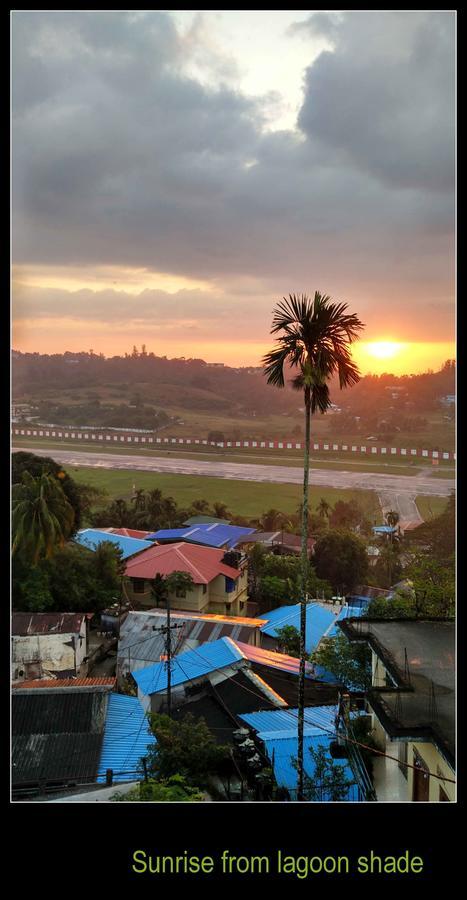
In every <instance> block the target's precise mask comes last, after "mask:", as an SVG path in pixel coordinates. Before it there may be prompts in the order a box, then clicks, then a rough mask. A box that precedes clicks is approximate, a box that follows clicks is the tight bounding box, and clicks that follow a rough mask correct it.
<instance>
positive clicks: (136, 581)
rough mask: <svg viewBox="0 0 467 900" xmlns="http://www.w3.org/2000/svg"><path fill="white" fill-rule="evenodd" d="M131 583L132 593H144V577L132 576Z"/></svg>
mask: <svg viewBox="0 0 467 900" xmlns="http://www.w3.org/2000/svg"><path fill="white" fill-rule="evenodd" d="M131 583H132V585H133V593H134V594H144V578H133V579H132V582H131Z"/></svg>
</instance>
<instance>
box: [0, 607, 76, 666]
mask: <svg viewBox="0 0 467 900" xmlns="http://www.w3.org/2000/svg"><path fill="white" fill-rule="evenodd" d="M90 618H92V613H91V614H90V613H24V612H17V613H13V617H12V625H11V639H12V654H11V680H12V681H21V680H25V681H26V680H30V679H35V678H44V677H49V678H50V677H56V678H68V677H70V676H73V675H85V674H86V673H87V666H86V658H87V653H88V622H89V619H90Z"/></svg>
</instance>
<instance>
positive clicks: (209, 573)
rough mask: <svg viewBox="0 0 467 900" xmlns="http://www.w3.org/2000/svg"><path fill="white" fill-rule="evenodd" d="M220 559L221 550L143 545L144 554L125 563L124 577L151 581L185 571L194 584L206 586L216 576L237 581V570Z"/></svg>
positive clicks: (196, 546) (179, 544) (180, 544)
mask: <svg viewBox="0 0 467 900" xmlns="http://www.w3.org/2000/svg"><path fill="white" fill-rule="evenodd" d="M223 557H224V551H223V550H216V549H214V548H211V547H200V546H198V545H197V544H186V543H178V544H157V545H155V546H154V545H153V546H152V547H149V548H148V546H147V543H146V549H145V550H144V552H143V553H140V554H139V555H138V556H137V557H136V558H135V559H131V560H130V561H129V562H128V563H127V566H126V569H125V574H126V575H127V576H128V577H129V578H145V579H147V580H152V579H154V578H155V577H156V575H157V574H160V575H170V574H171V573H172V572H188V573H189V574H190V575H191V577H192V578H193V581H194V582H195V584H209V583H210V582H211V581H212V580H213V579H214V578H216V577H217V575H226V576H227V577H228V578H233V579H237V578H238V577H239V575H240V574H241V573H240V570H239V569H234V568H233V567H232V566H227V565H225V563H223V562H222V559H223Z"/></svg>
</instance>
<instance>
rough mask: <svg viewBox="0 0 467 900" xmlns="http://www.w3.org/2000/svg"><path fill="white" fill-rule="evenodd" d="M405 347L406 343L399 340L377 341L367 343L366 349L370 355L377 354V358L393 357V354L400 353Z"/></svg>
mask: <svg viewBox="0 0 467 900" xmlns="http://www.w3.org/2000/svg"><path fill="white" fill-rule="evenodd" d="M403 347H404V344H400V343H398V342H397V341H375V342H374V343H371V344H367V345H366V350H367V352H368V353H369V354H370V356H375V357H376V358H377V359H392V357H393V356H397V354H398V353H400V351H401V350H402V349H403Z"/></svg>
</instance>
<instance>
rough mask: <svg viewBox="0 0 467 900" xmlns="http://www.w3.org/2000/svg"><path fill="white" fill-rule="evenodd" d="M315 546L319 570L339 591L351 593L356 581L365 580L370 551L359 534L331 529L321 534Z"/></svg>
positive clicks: (317, 568)
mask: <svg viewBox="0 0 467 900" xmlns="http://www.w3.org/2000/svg"><path fill="white" fill-rule="evenodd" d="M314 550H315V552H314V558H313V559H314V563H315V566H316V574H317V575H318V577H319V578H324V579H326V580H327V581H329V582H330V583H331V585H332V587H333V589H334V590H335V591H337V592H338V591H343V592H344V593H351V592H352V591H353V589H354V588H355V587H356V585H358V584H361V583H364V582H365V578H366V576H367V573H368V555H367V552H366V546H365V544H364V543H363V541H362V540H361V539H360V538H359V537H358V536H357V535H356V534H351V532H347V531H328V532H326V534H323V536H322V537H319V538H318V540H317V541H316V544H315V548H314Z"/></svg>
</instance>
